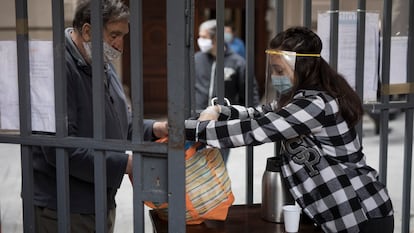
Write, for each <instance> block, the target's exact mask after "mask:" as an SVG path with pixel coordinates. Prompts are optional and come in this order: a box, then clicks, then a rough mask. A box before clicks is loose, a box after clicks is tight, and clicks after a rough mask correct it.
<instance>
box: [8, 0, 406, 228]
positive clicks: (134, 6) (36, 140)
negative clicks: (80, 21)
mask: <svg viewBox="0 0 414 233" xmlns="http://www.w3.org/2000/svg"><path fill="white" fill-rule="evenodd" d="M142 1H144V0H136V1H130V10H131V24H130V25H131V32H130V36H131V41H134V43H131V58H134V59H131V73H134V74H136V75H135V76H134V77H135V78H133V79H132V80H131V86H132V87H133V89H134V90H137V91H136V92H133V93H132V109H133V111H134V114H133V116H134V119H133V122H134V124H133V137H132V140H131V141H117V140H105V139H104V138H105V137H104V135H105V132H103V131H102V129H103V127H101V126H102V125H103V124H104V119H102V117H101V116H102V114H100V113H102V112H103V108H102V101H101V99H102V98H100V97H101V96H102V94H103V81H102V80H100V79H99V78H98V77H99V76H100V74H102V72H103V70H102V69H101V67H102V61H103V59H102V47H99V46H94V50H93V56H94V57H99V58H100V59H98V60H97V62H94V64H93V73H94V77H93V89H94V100H93V103H94V106H95V107H94V113H95V114H94V122H95V125H94V135H95V136H94V138H73V137H68V136H67V129H66V127H65V125H66V122H65V117H66V103H65V102H66V101H65V100H66V95H65V94H66V92H65V90H66V83H65V79H64V78H61V77H65V74H64V69H63V68H64V64H65V63H64V57H63V56H62V54H64V34H63V31H64V19H63V15H64V14H63V12H64V10H63V9H64V8H63V0H59V1H57V0H53V1H52V9H53V13H52V15H53V43H54V69H55V74H54V76H55V78H54V80H55V92H57V93H63V94H62V95H57V96H56V97H55V98H56V99H55V102H56V103H59V104H56V109H55V114H56V135H55V136H45V135H33V134H32V133H31V131H32V130H31V129H32V123H31V111H30V109H31V104H30V76H29V52H28V41H29V39H28V17H27V0H16V1H15V4H16V41H17V54H18V84H19V105H20V109H19V110H20V135H9V134H0V142H2V143H13V144H20V145H21V163H22V197H23V219H24V232H34V207H33V179H32V175H33V165H32V162H33V161H32V157H31V147H32V146H46V145H47V146H55V147H56V148H57V169H56V172H57V179H58V188H59V190H63V191H61V192H59V196H58V216H59V219H60V221H59V232H60V233H62V232H70V229H69V225H70V223H69V220H68V216H69V198H68V193H69V184H68V156H67V153H66V152H65V149H67V148H72V147H88V148H92V149H94V150H96V151H97V152H99V153H100V155H99V156H96V158H95V167H96V169H95V177H99V178H96V180H95V181H96V190H97V191H98V192H96V193H97V195H96V212H97V216H96V217H97V221H96V226H97V231H98V232H106V231H107V230H106V229H105V227H104V226H106V224H105V223H106V216H105V215H104V214H100V213H105V212H106V211H105V210H106V202H105V199H106V196H105V192H103V191H102V190H105V187H106V183H105V180H106V173H105V160H104V155H105V152H104V151H105V150H119V151H125V150H131V151H133V154H134V155H133V156H134V168H133V169H134V173H135V174H140V173H141V174H142V172H143V171H142V169H141V168H143V167H145V166H146V165H148V164H152V165H154V167H158V168H159V169H158V171H157V172H158V174H159V175H160V176H161V177H165V179H167V182H166V183H167V185H166V186H163V187H161V188H159V189H157V188H153V187H154V186H151V184H150V183H149V182H150V181H148V179H147V180H140V179H138V178H134V187H133V190H134V193H133V196H134V203H133V204H134V231H135V232H143V231H144V206H143V201H144V200H145V201H146V200H158V201H168V202H169V209H170V213H174V214H170V215H169V220H170V221H169V228H168V229H169V232H185V200H184V193H185V182H184V177H185V174H184V156H182V155H183V154H184V141H185V135H184V120H185V119H186V118H187V117H188V116H189V115H191V114H192V113H193V108H191V107H190V106H191V105H192V101H191V99H193V94H189V93H191V92H190V90H191V88H190V87H191V85H193V83H194V80H192V77H193V75H192V74H193V72H194V67H193V61H192V58H193V53H194V50H193V40H192V38H193V36H194V35H193V34H194V32H193V28H194V27H193V19H194V13H193V12H194V9H193V6H194V3H193V1H194V0H183V1H178V0H168V1H166V2H167V12H166V14H167V49H168V50H167V54H168V55H167V66H168V121H169V127H170V129H169V135H170V137H169V138H170V140H169V143H168V145H162V146H160V145H159V144H156V143H151V142H143V139H142V121H143V110H142V109H143V108H142V106H143V102H142V99H143V98H142V59H143V58H142V38H141V35H142V19H141V15H142V14H141V10H142V8H141V5H142ZM274 1H275V5H276V10H277V18H276V28H275V31H276V32H279V31H282V30H283V16H284V14H285V12H284V11H283V9H284V7H283V6H284V0H274ZM92 2H93V10H92V14H93V15H92V24H100V7H99V6H100V4H101V3H100V1H99V0H92ZM254 2H255V1H254V0H246V15H247V17H246V19H247V21H246V25H245V26H246V47H247V50H246V51H247V57H246V61H247V72H246V74H247V77H254V22H253V20H254V5H255V3H254ZM302 2H303V4H302V6H303V9H302V14H303V25H304V26H308V27H310V26H311V12H312V0H303V1H302ZM216 9H217V24H218V33H217V34H218V35H220V34H223V33H222V32H223V27H224V1H216ZM391 9H392V0H384V5H383V18H382V25H383V26H382V37H383V47H382V54H383V55H382V58H381V59H382V64H383V66H382V67H381V70H380V74H381V83H382V86H381V91H382V94H381V97H380V99H379V101H378V103H376V104H375V105H373V104H369V105H364V108H365V109H366V110H367V111H370V110H373V108H375V109H380V166H379V174H380V180H381V181H382V182H384V183H386V180H387V159H388V136H387V135H388V124H389V110H390V109H391V108H397V109H402V110H404V112H405V124H406V129H407V130H406V131H405V139H404V140H405V141H404V168H403V169H404V171H403V174H404V175H403V194H402V196H403V197H402V199H403V206H402V232H404V233H408V232H409V227H410V201H411V200H410V196H411V193H410V192H411V172H412V171H411V167H412V154H413V147H412V142H413V121H414V114H413V113H414V91H413V90H414V87H413V83H414V68H413V66H412V65H411V63H412V62H411V63H410V61H413V60H414V47H413V46H414V44H413V43H414V0H409V12H410V13H411V14H409V34H408V49H407V83H406V84H404V88H405V89H404V90H403V91H401V90H400V89H399V87H397V86H395V85H392V84H390V78H389V76H390V66H389V64H390V47H391V43H390V38H391V23H390V22H391ZM339 10H340V9H339V0H331V1H330V11H331V12H332V14H331V24H330V25H331V37H330V38H331V43H330V44H331V48H330V58H331V60H330V64H331V66H333V67H334V68H336V67H337V62H338V60H337V59H338V46H337V43H338V13H339ZM356 11H357V16H358V20H357V22H358V23H357V38H356V41H357V51H356V52H357V56H356V59H357V62H356V64H357V67H356V70H355V74H356V77H357V79H356V81H357V83H356V89H357V92H358V94H359V95H360V96H361V97H362V96H363V89H364V88H363V78H364V74H363V67H364V59H363V58H364V41H365V27H364V25H365V14H366V0H358V9H356ZM93 34H94V35H96V36H93V39H94V41H93V43H94V44H100V43H98V42H99V41H101V35H102V27H93ZM223 43H224V39H223V38H222V37H218V46H220V45H223ZM177 58H178V59H177ZM182 58H184V59H182ZM222 63H223V54H222V52H220V51H219V52H218V57H217V67H218V68H219V69H218V71H219V72H217V73H218V77H222V76H223V74H222V72H220V70H221V69H220V67H222V65H223V64H222ZM247 80H248V85H247V88H246V89H247V90H250V88H248V87H249V86H251V85H252V79H251V78H248V79H247ZM183 85H184V89H185V90H187V91H184V92H176V91H175V92H174V90H177V89H181V88H182V87H183ZM219 90H220V89H219ZM392 94H404V95H406V97H407V98H406V101H390V100H389V95H392ZM247 95H248V96H251V93H247ZM219 97H223V94H220V96H219ZM248 99H250V98H248ZM358 132H359V134H360V135H362V124H360V125H359V126H358ZM361 140H363V138H362V137H361ZM246 153H247V168H246V169H247V170H246V171H247V177H248V179H247V181H246V182H247V189H246V192H247V204H251V203H252V202H253V178H252V177H253V150H252V148H251V147H247V149H246ZM161 168H166V169H161ZM136 177H137V176H136ZM147 187H150V188H148V189H146V188H147ZM99 190H101V191H99Z"/></svg>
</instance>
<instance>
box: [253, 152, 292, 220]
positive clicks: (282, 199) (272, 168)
mask: <svg viewBox="0 0 414 233" xmlns="http://www.w3.org/2000/svg"><path fill="white" fill-rule="evenodd" d="M281 165H282V160H281V158H280V157H270V158H267V163H266V170H265V172H264V174H263V178H262V206H261V211H262V218H263V219H264V220H266V221H269V222H276V223H282V222H283V210H282V207H283V206H284V205H289V204H292V205H294V204H295V201H294V200H293V198H292V196H291V194H290V193H289V190H288V189H287V187H286V185H285V182H284V180H283V177H282V174H281V170H280V169H281Z"/></svg>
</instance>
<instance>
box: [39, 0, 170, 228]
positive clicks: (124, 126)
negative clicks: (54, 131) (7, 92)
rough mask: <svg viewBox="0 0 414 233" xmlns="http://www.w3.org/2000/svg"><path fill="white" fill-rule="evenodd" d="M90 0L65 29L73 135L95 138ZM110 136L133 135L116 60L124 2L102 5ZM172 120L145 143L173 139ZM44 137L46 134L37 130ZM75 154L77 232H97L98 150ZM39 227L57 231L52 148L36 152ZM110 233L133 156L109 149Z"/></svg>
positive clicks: (124, 26) (152, 126) (125, 27)
mask: <svg viewBox="0 0 414 233" xmlns="http://www.w3.org/2000/svg"><path fill="white" fill-rule="evenodd" d="M90 5H91V4H90V1H89V0H87V1H81V2H79V4H78V5H77V8H76V10H75V16H74V19H73V28H67V29H66V30H65V36H66V41H65V47H66V51H65V59H66V79H67V127H68V136H71V137H86V138H91V137H93V106H92V67H91V62H92V55H91V54H92V46H94V45H92V43H91V39H92V27H91V9H90ZM102 17H103V42H102V43H103V51H104V54H103V57H104V67H103V69H104V77H102V78H103V79H104V82H105V90H104V92H105V93H104V98H105V99H104V103H105V134H106V138H107V139H119V140H127V139H128V138H130V137H131V116H130V114H131V113H130V112H129V111H128V106H127V102H126V97H125V94H124V90H123V88H122V85H121V83H120V79H119V77H118V75H117V74H116V72H115V69H114V66H113V65H112V63H111V62H112V61H114V60H115V59H117V58H119V57H120V56H121V54H122V50H123V43H124V42H123V40H124V36H125V35H126V34H127V33H128V32H129V9H128V7H127V6H126V5H124V3H123V2H121V1H120V0H104V1H103V2H102ZM167 127H168V126H167V122H156V121H154V120H145V121H144V138H145V140H155V139H156V138H160V137H164V136H167V134H168V128H167ZM37 133H41V132H37ZM67 152H68V156H69V190H70V193H69V198H70V224H71V226H70V227H71V232H76V233H94V232H95V192H94V185H95V184H94V151H93V150H91V149H89V148H70V149H67ZM32 153H33V168H34V173H33V180H34V205H35V225H36V232H37V233H52V232H57V229H58V225H57V223H58V222H57V192H58V191H57V190H56V189H57V188H56V164H55V163H56V153H55V148H52V147H34V148H33V152H32ZM105 154H106V172H107V175H106V178H107V180H106V184H107V208H108V212H107V216H108V226H107V227H108V232H110V233H112V232H113V231H114V222H115V207H116V204H115V195H116V193H117V190H118V188H119V187H120V185H121V181H122V179H123V177H124V174H131V173H132V157H131V156H128V155H126V154H125V153H122V152H118V151H105Z"/></svg>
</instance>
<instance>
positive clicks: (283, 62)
mask: <svg viewBox="0 0 414 233" xmlns="http://www.w3.org/2000/svg"><path fill="white" fill-rule="evenodd" d="M295 63H296V52H290V51H282V50H273V49H268V50H266V89H265V95H266V103H272V102H274V101H277V100H278V99H279V98H280V96H281V95H283V94H286V93H288V92H289V91H290V90H291V89H292V86H293V77H294V73H295Z"/></svg>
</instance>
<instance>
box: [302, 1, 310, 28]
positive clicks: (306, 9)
mask: <svg viewBox="0 0 414 233" xmlns="http://www.w3.org/2000/svg"><path fill="white" fill-rule="evenodd" d="M303 25H304V26H305V27H307V28H312V0H303Z"/></svg>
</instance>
